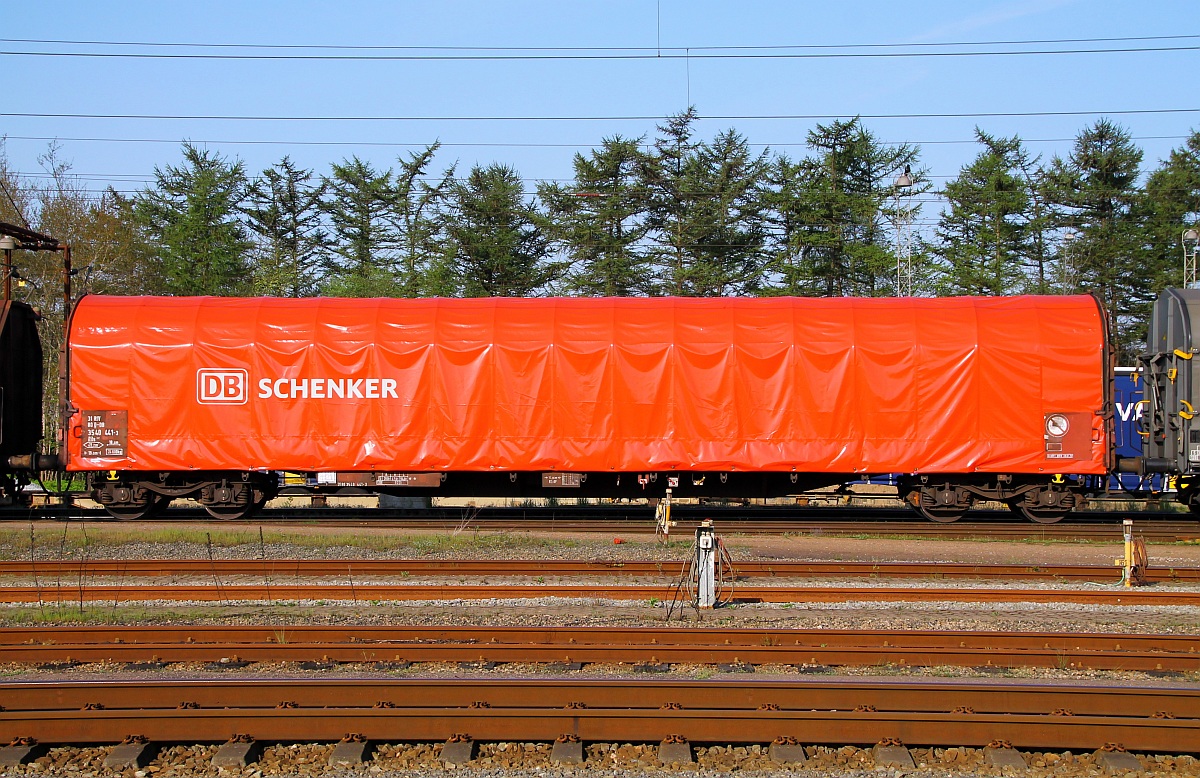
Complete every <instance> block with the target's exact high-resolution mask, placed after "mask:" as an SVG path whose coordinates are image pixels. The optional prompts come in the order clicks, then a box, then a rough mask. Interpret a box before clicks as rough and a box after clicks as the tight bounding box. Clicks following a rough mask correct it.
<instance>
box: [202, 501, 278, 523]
mask: <svg viewBox="0 0 1200 778" xmlns="http://www.w3.org/2000/svg"><path fill="white" fill-rule="evenodd" d="M266 504H267V500H266V495H264V496H263V499H261V500H257V501H255V502H252V503H249V504H247V505H238V506H233V507H231V506H228V505H205V506H204V510H206V511H208V515H209V516H212V517H213V518H214V519H219V520H221V521H238V520H239V519H244V518H247V517H249V516H253V515H254V514H255V513H258V511H259V509H260V508H262V507H263V506H264V505H266Z"/></svg>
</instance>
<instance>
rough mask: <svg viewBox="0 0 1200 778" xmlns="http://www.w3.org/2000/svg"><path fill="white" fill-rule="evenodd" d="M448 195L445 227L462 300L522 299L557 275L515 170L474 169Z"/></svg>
mask: <svg viewBox="0 0 1200 778" xmlns="http://www.w3.org/2000/svg"><path fill="white" fill-rule="evenodd" d="M450 195H451V196H450V202H449V204H448V209H447V212H446V215H445V222H444V223H445V228H446V232H447V234H448V235H449V237H450V240H451V241H453V246H454V256H455V270H456V278H457V280H458V282H459V284H460V288H461V292H462V294H463V295H465V296H467V297H525V296H528V295H531V294H534V293H536V292H538V291H540V290H541V289H542V288H543V287H544V286H545V285H546V284H547V283H549V282H550V281H551V280H552V279H554V278H555V277H556V276H557V275H559V274H560V273H561V271H562V270H563V268H562V267H561V265H558V264H555V263H551V262H550V261H549V258H548V246H547V242H546V238H545V236H544V235H543V232H542V230H541V228H540V226H539V224H540V223H542V221H543V219H542V216H541V214H539V213H538V212H537V210H536V209H535V208H534V207H533V206H532V205H531V204H530V203H528V202H527V201H526V197H525V188H524V186H523V184H522V182H521V177H520V176H519V175H518V174H517V172H516V171H515V170H513V169H512V168H510V167H506V166H504V165H489V166H487V167H481V166H478V165H476V166H475V167H473V168H471V172H470V174H469V175H468V176H467V177H466V178H465V179H463V180H461V181H456V182H455V184H454V186H453V188H452V190H451V192H450Z"/></svg>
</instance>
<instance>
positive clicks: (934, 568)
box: [0, 559, 1200, 583]
mask: <svg viewBox="0 0 1200 778" xmlns="http://www.w3.org/2000/svg"><path fill="white" fill-rule="evenodd" d="M685 564H686V563H681V562H678V561H672V562H644V561H622V560H619V559H612V560H540V559H539V560H521V559H512V560H430V559H344V560H343V559H218V560H208V559H87V560H70V559H56V560H32V561H31V560H6V561H0V576H34V575H38V576H57V577H62V576H69V577H73V578H78V577H81V576H113V577H118V576H119V577H134V576H146V577H149V576H182V575H200V576H209V575H214V574H215V575H251V576H268V577H271V576H292V577H296V578H299V577H317V576H343V575H347V574H350V575H358V576H419V577H430V576H439V575H449V576H473V577H474V576H514V577H532V576H572V577H574V576H630V577H632V576H663V575H666V576H669V577H671V578H676V577H678V576H679V574H680V571H681V570H682V568H683V567H684V565H685ZM734 572H735V574H736V576H737V578H739V579H748V578H832V577H854V578H926V579H946V578H992V579H1008V580H1035V581H1093V582H1108V583H1112V582H1114V581H1117V580H1120V577H1121V569H1120V568H1119V567H1113V566H1112V565H993V564H973V563H951V562H933V563H926V562H799V561H787V560H779V561H776V560H772V561H769V562H763V561H746V562H737V563H735V565H734ZM1145 580H1146V581H1147V582H1150V583H1165V582H1193V581H1200V568H1195V567H1163V568H1153V567H1152V568H1149V569H1148V570H1146V572H1145Z"/></svg>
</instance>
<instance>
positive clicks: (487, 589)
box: [0, 580, 1200, 606]
mask: <svg viewBox="0 0 1200 778" xmlns="http://www.w3.org/2000/svg"><path fill="white" fill-rule="evenodd" d="M678 594H679V592H678V590H677V589H676V588H674V587H672V586H669V585H668V586H664V585H644V586H617V585H604V584H598V585H597V584H577V585H571V586H558V585H549V584H542V583H532V584H525V585H512V586H505V585H478V586H472V585H442V584H421V583H412V584H366V583H362V584H356V583H355V582H354V581H353V580H350V581H349V582H347V583H346V584H336V585H333V584H308V585H299V584H291V583H284V584H280V583H270V584H255V585H245V584H222V583H220V582H217V583H215V584H210V585H205V586H191V585H165V586H141V585H132V586H127V587H122V586H97V585H91V584H86V583H82V582H79V583H76V582H69V583H66V584H60V585H53V584H48V585H45V586H8V587H0V602H6V603H21V602H25V603H53V602H59V603H106V604H108V603H112V604H116V603H119V602H144V601H148V600H167V601H184V602H228V601H231V600H253V601H274V600H288V601H291V600H337V601H354V602H375V601H428V600H512V599H530V598H534V599H541V598H548V597H549V598H568V599H591V600H597V599H599V600H643V601H647V600H670V599H672V598H674V597H676V596H677V595H678ZM735 602H739V603H800V602H807V603H814V602H1022V603H1083V604H1093V605H1114V606H1115V605H1121V606H1124V605H1177V606H1197V605H1200V591H1147V590H1144V589H1110V590H1081V589H1070V590H1068V589H982V588H979V589H975V588H958V589H941V588H937V589H934V588H899V587H825V586H739V587H738V588H737V591H736V597H735Z"/></svg>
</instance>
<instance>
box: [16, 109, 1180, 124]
mask: <svg viewBox="0 0 1200 778" xmlns="http://www.w3.org/2000/svg"><path fill="white" fill-rule="evenodd" d="M1189 113H1200V108H1123V109H1108V110H1070V111H975V112H967V113H876V114H868V113H811V114H801V113H791V114H789V113H779V114H697V115H696V117H695V119H696V121H782V120H807V121H817V120H826V121H828V120H838V119H841V120H848V119H855V118H857V119H873V120H885V119H896V120H901V119H986V118H998V117H1005V118H1032V117H1048V116H1133V115H1146V114H1189ZM0 116H4V117H8V118H11V119H16V118H25V119H116V120H128V119H134V120H138V121H239V122H603V121H630V122H632V121H667V120H669V119H671V118H672V117H671V116H670V115H668V114H630V115H617V114H610V115H599V114H598V115H576V116H569V115H558V116H552V115H542V116H535V115H509V116H504V115H481V116H466V115H459V116H452V115H443V116H436V115H424V116H416V115H414V116H395V115H385V114H380V115H375V116H367V115H350V114H346V115H329V114H322V115H315V114H314V115H298V114H294V115H283V114H278V115H274V116H272V115H265V114H262V115H253V114H150V113H51V112H40V111H0Z"/></svg>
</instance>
